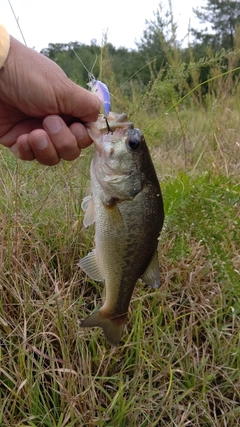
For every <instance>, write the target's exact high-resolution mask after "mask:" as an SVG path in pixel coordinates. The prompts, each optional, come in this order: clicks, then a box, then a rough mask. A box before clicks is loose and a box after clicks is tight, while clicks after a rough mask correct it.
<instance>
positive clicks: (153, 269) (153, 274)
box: [141, 251, 160, 289]
mask: <svg viewBox="0 0 240 427" xmlns="http://www.w3.org/2000/svg"><path fill="white" fill-rule="evenodd" d="M141 278H142V280H143V281H144V283H146V285H148V286H151V288H154V289H156V288H158V287H159V286H160V271H159V263H158V254H157V251H156V252H154V255H153V257H152V259H151V261H150V263H149V264H148V267H147V269H146V271H145V272H144V273H143V275H142V277H141Z"/></svg>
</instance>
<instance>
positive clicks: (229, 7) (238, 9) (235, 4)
mask: <svg viewBox="0 0 240 427" xmlns="http://www.w3.org/2000/svg"><path fill="white" fill-rule="evenodd" d="M193 11H194V13H195V14H196V16H197V18H198V19H199V21H200V23H202V24H206V23H209V24H210V26H211V30H212V31H211V32H209V28H208V27H206V28H205V29H204V30H203V31H199V30H196V29H192V33H193V34H194V35H195V37H196V38H197V39H200V40H202V41H203V42H204V44H205V45H211V46H212V48H213V49H215V50H217V49H219V48H225V49H233V47H234V35H235V31H236V27H237V25H239V23H240V2H239V1H238V0H221V1H219V0H207V1H206V5H205V6H201V7H200V8H196V9H193Z"/></svg>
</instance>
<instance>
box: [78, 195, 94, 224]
mask: <svg viewBox="0 0 240 427" xmlns="http://www.w3.org/2000/svg"><path fill="white" fill-rule="evenodd" d="M81 207H82V210H84V212H85V216H84V220H83V225H84V227H88V226H89V225H92V224H93V223H94V222H95V211H94V203H93V198H92V196H87V197H84V199H83V201H82V204H81Z"/></svg>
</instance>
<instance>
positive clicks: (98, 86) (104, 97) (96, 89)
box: [73, 49, 113, 133]
mask: <svg viewBox="0 0 240 427" xmlns="http://www.w3.org/2000/svg"><path fill="white" fill-rule="evenodd" d="M73 52H74V54H75V55H76V57H77V58H78V60H79V61H80V62H81V64H82V65H83V67H84V68H85V70H86V71H87V73H88V78H89V82H88V83H87V85H88V86H89V87H90V89H91V92H93V93H95V94H96V95H97V97H98V99H99V100H100V102H101V105H102V107H103V110H104V114H105V116H104V119H105V120H106V125H107V129H108V133H109V132H111V133H113V132H112V130H111V129H110V126H109V123H108V114H109V113H110V109H111V97H110V92H109V90H108V87H107V85H105V83H103V82H101V81H100V80H96V79H95V77H94V75H93V74H92V73H90V72H89V71H88V69H87V67H86V66H85V64H84V63H83V62H82V60H81V58H80V57H79V56H78V54H77V52H75V50H74V49H73Z"/></svg>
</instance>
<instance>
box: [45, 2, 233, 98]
mask: <svg viewBox="0 0 240 427" xmlns="http://www.w3.org/2000/svg"><path fill="white" fill-rule="evenodd" d="M193 11H194V13H195V15H196V17H197V18H198V20H199V28H198V29H196V28H195V29H190V30H189V34H191V36H192V37H193V41H192V42H191V43H189V45H188V46H187V47H184V48H183V47H182V46H181V42H180V41H179V40H178V39H177V24H176V23H175V22H174V17H173V11H172V7H171V0H170V1H169V5H168V8H167V9H166V8H165V7H164V6H163V5H162V4H161V3H160V4H159V7H158V9H157V11H156V12H154V18H153V19H152V20H151V21H146V26H145V29H144V31H143V35H142V38H141V40H140V42H138V43H136V49H127V48H125V47H120V48H116V47H114V46H113V45H112V44H111V43H109V42H108V41H107V40H105V41H104V43H103V46H99V45H98V44H97V43H96V41H95V40H92V42H91V44H90V45H86V44H83V43H80V42H78V41H75V42H70V43H68V44H62V43H55V44H49V45H48V47H47V48H45V49H43V50H42V52H41V53H43V54H44V55H46V56H48V57H49V58H51V59H52V60H54V61H55V62H57V63H58V64H59V65H60V67H61V68H62V69H63V70H64V71H65V72H66V74H67V75H68V76H69V77H70V78H71V79H72V80H74V81H75V82H76V83H78V84H80V85H82V86H86V83H87V81H88V72H90V73H91V72H92V73H93V74H94V76H95V77H96V78H99V79H101V80H102V81H105V82H107V84H108V85H109V83H111V85H112V87H111V91H113V88H116V90H117V88H119V87H121V85H123V84H124V87H125V88H124V90H125V92H126V95H127V92H128V91H130V86H131V90H132V85H135V86H136V87H137V88H138V90H140V91H141V90H142V91H144V90H145V89H146V86H148V85H149V84H150V85H151V83H152V84H153V82H154V81H155V80H156V78H158V79H159V76H160V78H161V79H164V78H165V77H166V75H168V77H169V72H170V71H171V67H174V63H175V64H176V63H177V64H178V68H179V67H180V68H181V69H182V70H185V71H186V69H188V68H189V67H190V68H191V67H193V64H194V63H198V72H199V75H198V78H199V81H198V83H199V82H202V81H205V80H207V79H208V78H209V77H211V72H210V70H211V66H212V64H213V62H214V61H215V62H216V61H220V62H221V66H222V70H223V71H224V70H226V69H227V67H228V53H229V52H234V51H236V48H238V37H239V39H240V31H239V28H240V27H239V24H240V1H239V0H206V2H205V5H204V6H201V7H199V8H196V9H193ZM202 25H203V26H204V27H203V28H202V27H201V26H202ZM239 45H240V43H239ZM79 58H80V60H79ZM83 64H84V65H83ZM169 70H170V71H169ZM186 75H187V73H186V72H185V76H186ZM187 78H188V80H189V84H190V83H191V79H193V74H191V73H188V75H187ZM204 90H205V91H207V87H205V89H204Z"/></svg>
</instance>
